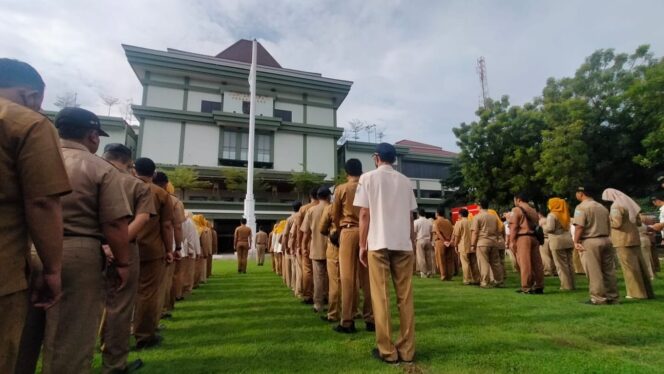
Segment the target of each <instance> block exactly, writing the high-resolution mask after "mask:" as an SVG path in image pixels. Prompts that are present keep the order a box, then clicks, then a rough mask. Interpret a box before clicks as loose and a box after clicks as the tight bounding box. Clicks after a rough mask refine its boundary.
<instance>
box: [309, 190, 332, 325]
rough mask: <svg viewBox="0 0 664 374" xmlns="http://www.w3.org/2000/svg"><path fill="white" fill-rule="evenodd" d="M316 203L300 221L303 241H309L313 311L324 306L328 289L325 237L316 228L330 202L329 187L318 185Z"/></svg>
mask: <svg viewBox="0 0 664 374" xmlns="http://www.w3.org/2000/svg"><path fill="white" fill-rule="evenodd" d="M316 196H317V197H318V204H317V205H316V206H314V207H313V208H311V209H309V211H307V215H306V216H305V217H304V221H303V222H302V232H303V233H304V242H305V243H309V259H311V262H312V265H313V266H312V268H313V283H314V312H316V313H319V312H321V311H322V310H323V307H324V306H325V305H324V304H325V299H326V298H327V297H326V294H327V289H328V282H327V262H326V259H327V256H326V253H325V252H326V249H327V238H326V237H325V235H323V234H322V233H321V232H320V230H319V229H318V224H319V223H320V220H321V217H322V216H323V210H324V209H325V207H326V206H328V205H329V204H330V189H329V188H327V187H324V186H323V187H320V188H319V189H318V193H317V195H316Z"/></svg>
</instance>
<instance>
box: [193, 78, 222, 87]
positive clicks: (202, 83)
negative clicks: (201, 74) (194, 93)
mask: <svg viewBox="0 0 664 374" xmlns="http://www.w3.org/2000/svg"><path fill="white" fill-rule="evenodd" d="M189 85H190V86H198V87H206V88H215V89H220V87H221V84H220V83H217V82H210V81H202V80H198V79H190V80H189Z"/></svg>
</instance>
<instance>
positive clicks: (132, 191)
mask: <svg viewBox="0 0 664 374" xmlns="http://www.w3.org/2000/svg"><path fill="white" fill-rule="evenodd" d="M118 171H119V170H118ZM119 173H120V180H121V181H122V186H123V188H124V191H125V195H127V201H128V202H129V208H130V209H131V211H132V213H133V216H134V217H136V216H137V215H139V214H147V215H148V216H150V217H151V216H154V215H156V214H157V211H156V210H155V209H154V202H153V201H152V193H151V192H150V187H148V185H147V184H145V183H143V181H142V180H140V179H138V178H136V177H135V176H133V175H131V174H129V173H127V172H124V171H119ZM132 220H133V218H132Z"/></svg>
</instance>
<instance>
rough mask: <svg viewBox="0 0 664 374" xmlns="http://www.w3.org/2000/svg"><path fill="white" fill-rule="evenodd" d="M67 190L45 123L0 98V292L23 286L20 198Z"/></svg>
mask: <svg viewBox="0 0 664 374" xmlns="http://www.w3.org/2000/svg"><path fill="white" fill-rule="evenodd" d="M70 191H71V187H70V186H69V178H68V177H67V172H66V171H65V166H64V163H63V161H62V154H61V151H60V144H59V143H58V136H57V134H56V132H55V128H54V127H53V125H52V124H51V122H50V121H49V120H48V119H47V118H46V117H44V116H43V115H41V114H39V113H37V112H34V111H32V110H30V109H28V108H26V107H24V106H21V105H18V104H15V103H13V102H11V101H8V100H5V99H2V98H0V296H4V295H9V294H12V293H14V292H18V291H21V290H24V289H26V288H28V282H27V277H26V274H27V269H26V264H27V260H26V259H27V257H28V255H29V244H28V241H29V240H28V226H27V223H26V218H25V210H24V205H23V204H24V201H25V200H26V199H33V198H38V197H46V196H57V195H63V194H66V193H68V192H70ZM3 313H4V311H3Z"/></svg>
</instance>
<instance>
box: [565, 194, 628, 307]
mask: <svg viewBox="0 0 664 374" xmlns="http://www.w3.org/2000/svg"><path fill="white" fill-rule="evenodd" d="M593 193H594V190H593V189H592V188H591V187H588V186H585V187H579V188H577V190H576V199H577V200H579V201H580V202H581V204H579V205H577V206H576V209H575V210H574V220H573V221H572V223H573V224H574V227H575V230H574V248H575V249H576V250H578V251H579V253H580V254H581V262H582V263H583V268H584V269H585V271H586V276H587V277H588V283H589V285H588V286H589V288H590V300H589V301H588V303H590V304H594V305H599V304H617V303H618V286H617V284H616V266H615V258H616V251H615V249H614V248H613V245H612V244H611V239H610V238H609V235H610V234H611V220H610V216H609V210H608V209H606V208H605V207H604V206H603V205H602V204H600V203H598V202H597V201H595V200H594V199H593V197H592V195H593Z"/></svg>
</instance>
